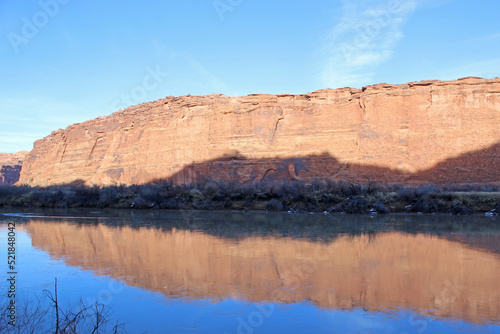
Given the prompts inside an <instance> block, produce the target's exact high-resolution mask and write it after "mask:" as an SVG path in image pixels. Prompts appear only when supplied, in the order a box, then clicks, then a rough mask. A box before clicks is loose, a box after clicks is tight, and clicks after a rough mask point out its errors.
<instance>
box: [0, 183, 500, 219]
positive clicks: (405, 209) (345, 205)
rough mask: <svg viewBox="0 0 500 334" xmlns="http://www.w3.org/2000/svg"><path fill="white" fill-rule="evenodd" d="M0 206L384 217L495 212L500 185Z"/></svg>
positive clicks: (259, 190)
mask: <svg viewBox="0 0 500 334" xmlns="http://www.w3.org/2000/svg"><path fill="white" fill-rule="evenodd" d="M0 207H4V208H5V207H40V208H118V209H119V208H122V209H137V210H157V209H160V210H207V211H217V210H224V211H231V210H233V211H234V210H236V211H243V210H245V211H274V212H289V213H301V212H321V213H340V214H343V213H345V214H370V213H378V214H386V213H446V214H473V213H486V214H487V215H498V214H499V213H500V186H497V185H446V186H438V185H433V184H428V185H423V186H413V187H412V186H403V185H380V184H376V183H373V182H369V183H366V184H358V183H350V182H346V181H339V182H331V181H326V182H324V181H317V182H313V183H312V184H305V183H299V182H294V183H290V182H288V183H283V182H282V183H270V184H264V183H256V184H235V183H225V182H216V181H207V182H204V183H199V184H195V185H172V184H171V183H168V182H157V183H149V184H144V185H133V186H124V185H112V186H102V187H99V186H84V185H60V186H49V187H29V186H3V187H0Z"/></svg>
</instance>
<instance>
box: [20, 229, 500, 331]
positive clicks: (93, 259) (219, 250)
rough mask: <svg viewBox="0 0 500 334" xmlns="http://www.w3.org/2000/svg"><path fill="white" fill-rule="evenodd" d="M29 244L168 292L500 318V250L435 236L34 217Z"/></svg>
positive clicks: (74, 262) (477, 319) (470, 318)
mask: <svg viewBox="0 0 500 334" xmlns="http://www.w3.org/2000/svg"><path fill="white" fill-rule="evenodd" d="M25 228H26V230H27V231H28V233H29V234H30V235H31V238H32V243H33V245H34V246H35V247H39V248H42V249H44V250H46V251H47V252H49V253H50V254H51V255H52V256H54V257H56V258H62V259H64V261H65V262H66V263H68V264H69V265H73V266H81V267H83V268H84V269H90V270H95V271H97V272H98V273H100V274H109V275H111V276H113V277H115V278H119V279H123V280H125V281H126V282H127V283H128V284H130V285H133V286H136V287H141V288H144V289H148V290H153V291H158V292H161V293H163V294H165V295H167V296H183V297H191V298H241V299H247V300H251V301H270V300H273V301H280V302H284V303H292V302H296V301H302V300H310V301H312V302H313V303H314V304H316V305H318V306H320V307H326V308H340V309H351V308H354V307H365V308H367V309H369V310H371V311H384V310H386V309H394V308H410V309H416V310H418V311H421V312H428V313H429V314H433V315H437V316H444V317H457V318H460V319H464V320H468V321H473V322H482V321H485V320H486V321H488V320H491V321H498V320H500V316H499V314H500V285H499V284H498V278H499V277H500V257H499V256H498V254H491V253H488V252H483V251H480V250H477V249H474V248H470V247H468V246H466V245H463V244H462V243H459V242H455V241H450V240H447V239H444V238H441V237H438V236H436V235H431V234H409V233H404V232H398V231H387V232H382V233H376V234H373V233H366V234H358V235H346V234H340V235H338V236H337V237H336V238H335V239H332V241H329V242H316V241H311V240H308V239H294V238H292V237H274V236H272V235H268V234H263V235H254V236H247V237H245V238H239V239H231V238H220V237H217V236H213V235H209V234H206V233H204V232H201V231H196V230H183V229H177V228H171V229H169V230H165V229H159V228H157V227H152V226H149V227H138V228H137V227H136V228H134V227H132V226H128V225H122V226H109V225H104V224H98V225H95V224H79V225H78V224H73V223H69V222H64V221H63V222H61V221H36V220H33V221H31V222H29V223H27V224H26V225H25Z"/></svg>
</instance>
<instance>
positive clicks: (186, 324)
mask: <svg viewBox="0 0 500 334" xmlns="http://www.w3.org/2000/svg"><path fill="white" fill-rule="evenodd" d="M18 226H19V227H20V228H18V229H17V231H16V242H17V259H18V265H17V270H18V273H19V274H18V287H17V288H18V293H19V295H22V296H23V297H24V296H31V295H33V294H34V293H40V292H41V290H42V289H48V290H52V289H53V282H54V277H56V276H57V278H58V292H59V300H60V303H62V305H74V304H75V303H76V302H77V301H78V300H79V299H80V298H82V299H83V301H85V302H87V303H92V302H93V301H95V298H97V297H99V298H100V301H101V302H104V303H109V305H110V306H111V307H112V312H113V318H114V319H117V320H119V321H120V322H126V323H127V330H128V332H129V333H142V332H144V331H148V333H165V332H175V333H194V332H201V333H205V332H206V333H279V332H282V333H285V332H291V333H295V332H302V333H306V332H307V333H325V332H329V333H398V334H400V333H453V332H458V331H459V330H465V331H467V332H473V331H479V332H490V333H500V328H499V327H498V324H496V325H493V324H491V323H486V324H484V325H477V324H471V323H468V322H465V321H463V320H459V319H453V318H437V317H432V316H429V315H424V314H419V313H418V312H415V311H412V310H405V309H404V307H401V308H399V309H396V310H388V311H387V312H379V311H367V310H363V309H362V308H354V309H349V310H339V309H328V308H322V307H318V306H316V305H314V304H313V303H312V302H294V303H289V304H286V303H259V302H255V303H254V302H248V301H245V300H238V299H232V298H227V297H226V298H222V299H210V298H203V299H196V298H193V297H189V298H169V297H166V296H165V295H163V294H162V293H160V292H154V291H146V290H143V289H140V288H137V287H133V286H127V285H123V284H122V283H120V282H119V281H117V280H116V279H115V278H113V277H111V276H108V275H101V276H99V275H97V272H96V271H93V270H82V269H81V267H78V266H68V265H66V264H65V262H64V261H65V260H67V259H65V258H64V257H63V258H62V259H54V258H53V257H51V256H50V255H49V254H48V253H47V252H45V251H43V250H40V249H37V248H35V247H32V245H31V238H30V235H28V234H27V233H26V232H24V231H23V227H22V226H21V225H19V224H18ZM0 236H1V237H0V249H5V248H6V237H5V236H6V229H5V228H4V227H3V226H2V228H1V229H0ZM67 247H68V249H69V248H71V245H67ZM490 256H491V254H490ZM492 256H496V255H492ZM6 271H7V270H6V266H5V264H3V267H2V273H5V272H6ZM415 293H418V292H415ZM495 302H496V301H495Z"/></svg>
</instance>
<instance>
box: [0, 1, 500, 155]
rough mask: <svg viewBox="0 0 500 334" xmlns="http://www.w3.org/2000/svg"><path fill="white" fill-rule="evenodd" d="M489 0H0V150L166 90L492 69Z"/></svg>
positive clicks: (272, 87) (499, 8)
mask: <svg viewBox="0 0 500 334" xmlns="http://www.w3.org/2000/svg"><path fill="white" fill-rule="evenodd" d="M499 13H500V2H499V1H493V0H488V1H487V0H478V1H471V0H358V1H356V0H353V1H348V0H330V1H327V0H311V1H305V0H304V1H295V0H286V1H285V0H272V1H269V0H182V1H168V0H165V1H151V0H145V1H127V0H122V1H103V0H100V1H97V0H86V1H85V0H40V1H31V0H23V1H16V0H0V152H16V151H19V150H31V149H32V143H33V142H34V141H35V140H37V139H40V138H42V137H44V136H46V135H48V134H50V132H51V131H53V130H57V129H59V128H64V127H66V126H68V125H70V124H73V123H77V122H82V121H85V120H88V119H91V118H95V117H98V116H104V115H109V114H111V113H112V112H114V111H116V110H119V109H122V108H124V107H127V106H129V105H134V104H139V103H142V102H145V101H152V100H156V99H159V98H163V97H165V96H169V95H174V96H178V95H187V94H191V95H195V94H210V93H223V94H226V95H230V96H241V95H247V94H253V93H270V94H276V93H295V94H299V93H307V92H311V91H314V90H317V89H321V88H339V87H345V86H350V87H357V88H361V87H362V86H365V85H369V84H374V83H379V82H387V83H395V84H397V83H405V82H408V81H418V80H426V79H440V80H452V79H458V78H460V77H465V76H481V77H486V78H494V77H498V76H500V17H499Z"/></svg>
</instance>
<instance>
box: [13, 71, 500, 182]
mask: <svg viewBox="0 0 500 334" xmlns="http://www.w3.org/2000/svg"><path fill="white" fill-rule="evenodd" d="M498 124H500V79H498V78H496V79H480V78H465V79H460V80H457V81H445V82H443V81H423V82H413V83H408V84H403V85H389V84H378V85H373V86H368V87H364V88H363V89H361V90H360V89H353V88H342V89H336V90H332V89H323V90H318V91H315V92H312V93H310V94H304V95H288V94H282V95H266V94H254V95H249V96H244V97H227V96H224V95H217V94H212V95H208V96H183V97H166V98H164V99H160V100H157V101H154V102H150V103H143V104H141V105H138V106H134V107H130V108H127V109H124V110H121V111H118V112H116V113H114V114H112V115H110V116H107V117H99V118H97V119H94V120H90V121H87V122H84V123H80V124H74V125H71V126H69V127H67V128H66V129H64V130H58V131H54V132H52V134H50V135H49V136H47V137H45V138H43V139H41V140H38V141H36V142H35V144H34V149H33V151H31V153H30V154H29V155H28V157H27V158H26V161H25V163H24V165H23V168H22V171H21V177H20V181H19V183H28V184H32V185H46V184H57V183H67V182H72V181H75V180H82V181H85V182H86V183H88V184H110V183H115V182H116V183H125V184H133V183H143V182H148V181H152V180H155V179H172V180H173V181H174V182H176V183H183V182H193V181H197V180H200V179H203V178H211V179H225V180H237V181H240V182H248V181H254V180H255V181H258V180H270V179H273V178H287V179H302V180H305V181H308V180H311V179H313V178H332V179H341V178H342V179H350V180H354V181H367V180H368V179H375V180H377V181H379V182H399V183H426V182H434V183H473V182H494V183H498V182H500V131H499V126H498Z"/></svg>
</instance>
